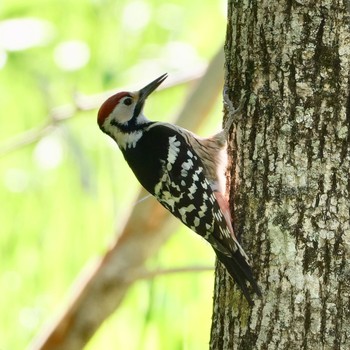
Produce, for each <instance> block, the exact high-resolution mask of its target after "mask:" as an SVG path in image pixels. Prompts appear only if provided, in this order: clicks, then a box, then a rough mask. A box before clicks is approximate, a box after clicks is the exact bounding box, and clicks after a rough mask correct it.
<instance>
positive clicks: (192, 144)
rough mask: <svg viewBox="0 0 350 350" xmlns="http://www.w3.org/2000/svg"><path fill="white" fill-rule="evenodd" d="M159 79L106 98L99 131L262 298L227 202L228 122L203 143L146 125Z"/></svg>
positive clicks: (179, 131)
mask: <svg viewBox="0 0 350 350" xmlns="http://www.w3.org/2000/svg"><path fill="white" fill-rule="evenodd" d="M167 76H168V75H167V74H163V75H162V76H160V77H159V78H157V79H155V80H154V81H152V82H151V83H150V84H148V85H147V86H145V87H144V88H142V89H141V90H139V91H136V92H119V93H117V94H115V95H113V96H111V97H109V98H108V99H107V100H106V101H105V102H104V103H103V104H102V106H101V107H100V109H99V111H98V117H97V122H98V125H99V127H100V129H101V130H102V131H103V132H104V133H106V134H107V135H109V136H110V137H111V138H112V139H113V140H114V141H115V142H116V143H117V144H118V146H119V148H120V150H121V152H122V153H123V155H124V158H125V160H126V161H127V163H128V165H129V166H130V168H131V169H132V171H133V172H134V174H135V176H136V178H137V179H138V181H139V182H140V183H141V185H142V186H143V187H144V188H145V189H146V190H147V191H148V192H149V193H151V194H152V195H153V196H154V197H155V198H156V199H157V200H158V201H159V202H160V203H161V204H162V205H163V206H164V207H165V208H166V209H167V210H169V211H170V212H171V213H172V214H173V215H174V216H175V217H177V218H178V219H180V220H181V221H182V222H183V223H184V224H185V225H186V226H188V227H189V228H190V229H191V230H193V231H194V232H196V233H197V234H199V235H200V236H202V237H203V238H204V239H205V240H207V241H208V242H209V243H210V244H211V246H212V248H213V249H214V251H215V253H216V255H217V258H218V260H219V261H220V262H221V263H222V264H223V265H224V266H225V267H226V269H227V271H228V272H229V274H230V275H231V276H232V278H233V280H235V281H236V283H237V284H238V285H239V287H240V288H241V290H242V292H243V294H244V296H245V297H246V299H247V301H248V302H249V304H250V305H253V301H252V298H251V292H250V291H249V289H248V287H247V283H248V282H249V284H250V285H251V287H252V289H253V291H254V292H255V293H256V294H257V295H258V296H261V291H260V288H259V286H258V284H257V283H256V281H255V279H254V277H253V273H252V269H251V267H250V264H249V260H248V257H247V255H246V253H245V252H244V250H243V248H242V247H241V245H240V243H239V242H238V240H237V238H236V236H235V234H234V231H233V228H232V219H231V214H230V210H229V205H228V202H227V200H226V198H225V194H224V193H225V176H224V170H225V168H224V166H225V153H226V152H225V147H226V139H227V134H228V130H229V128H230V127H231V125H232V121H233V120H232V117H231V118H230V119H231V120H228V122H227V123H226V124H225V126H224V128H223V130H222V131H220V132H219V133H217V134H216V135H214V136H212V137H209V138H202V137H199V136H197V135H195V134H194V133H192V132H191V131H188V130H186V129H184V128H181V127H179V126H176V125H173V124H170V123H162V122H155V121H150V120H149V119H147V118H146V117H145V115H144V114H143V107H144V104H145V101H146V99H147V97H148V96H149V95H150V94H151V93H152V92H153V91H154V90H156V88H157V87H158V86H159V85H160V84H161V83H162V82H163V81H164V80H165V79H166V78H167Z"/></svg>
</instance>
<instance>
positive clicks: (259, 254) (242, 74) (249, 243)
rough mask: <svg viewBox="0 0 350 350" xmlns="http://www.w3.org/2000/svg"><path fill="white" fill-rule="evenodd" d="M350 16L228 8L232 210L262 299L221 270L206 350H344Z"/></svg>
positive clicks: (306, 6)
mask: <svg viewBox="0 0 350 350" xmlns="http://www.w3.org/2000/svg"><path fill="white" fill-rule="evenodd" d="M349 11H350V2H349V0H343V1H335V0H324V1H318V2H317V1H283V0H282V1H267V0H264V1H247V0H244V1H242V0H229V1H228V26H227V38H226V45H225V52H226V88H227V91H228V92H229V96H230V98H231V100H232V101H233V104H234V105H237V104H238V103H239V101H240V100H241V99H242V97H243V96H246V102H245V105H244V107H243V112H242V115H241V116H240V117H238V118H237V120H236V121H235V126H234V130H233V133H232V138H231V140H230V147H229V150H228V152H229V156H230V157H232V162H231V163H232V164H231V167H230V169H229V170H230V174H231V192H230V198H231V201H230V204H231V207H232V208H234V214H235V215H234V217H235V230H236V232H237V233H238V235H240V238H241V241H242V245H243V247H244V248H245V250H246V251H247V252H248V255H250V257H251V261H252V266H253V270H254V273H255V275H256V277H257V279H258V282H259V285H260V286H261V288H262V291H263V297H262V299H258V298H256V299H255V305H254V307H253V308H250V307H249V306H248V304H247V302H246V301H245V300H244V298H243V297H242V296H241V294H240V292H239V290H238V289H236V287H235V286H234V285H233V283H232V281H231V279H230V278H229V277H228V276H227V274H226V271H225V270H224V269H223V268H222V267H221V266H218V268H217V271H216V280H215V295H214V309H213V323H212V330H211V341H210V348H211V349H225V350H230V349H242V350H249V349H269V350H270V349H278V350H281V349H292V350H294V349H298V350H299V349H324V350H326V349H342V350H346V349H350V267H349V261H350V222H349V221H350V198H349V197H350V195H349V193H350V176H349V172H350V131H349V128H350V93H349V90H350V34H349V33H350V14H349Z"/></svg>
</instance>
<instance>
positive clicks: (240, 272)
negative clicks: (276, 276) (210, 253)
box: [215, 249, 262, 306]
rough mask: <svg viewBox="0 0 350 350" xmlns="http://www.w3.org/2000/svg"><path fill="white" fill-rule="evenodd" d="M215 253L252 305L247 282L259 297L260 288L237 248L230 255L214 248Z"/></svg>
mask: <svg viewBox="0 0 350 350" xmlns="http://www.w3.org/2000/svg"><path fill="white" fill-rule="evenodd" d="M215 253H216V255H217V257H218V259H219V261H220V262H221V263H222V264H223V265H224V266H225V267H226V270H227V271H228V272H229V274H230V275H231V276H232V278H233V279H234V281H235V282H236V283H237V284H238V286H239V287H240V289H241V290H242V292H243V294H244V296H245V298H246V299H247V301H248V303H249V304H250V305H251V306H252V305H254V302H253V300H252V298H251V292H250V291H249V289H248V287H247V282H249V284H250V285H251V287H252V289H253V291H254V292H255V293H256V294H257V295H258V296H259V297H261V295H262V294H261V290H260V288H259V286H258V284H257V282H256V281H255V278H254V276H253V273H252V269H251V267H250V265H249V264H248V262H247V260H246V259H245V257H244V256H242V254H241V253H240V250H239V249H238V250H237V251H236V252H235V253H233V254H232V256H231V257H229V256H227V255H225V254H223V253H222V252H220V251H219V250H216V249H215Z"/></svg>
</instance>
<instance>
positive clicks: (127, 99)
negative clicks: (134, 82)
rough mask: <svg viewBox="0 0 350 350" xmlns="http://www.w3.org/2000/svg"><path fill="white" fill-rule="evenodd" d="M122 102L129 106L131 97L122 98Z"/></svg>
mask: <svg viewBox="0 0 350 350" xmlns="http://www.w3.org/2000/svg"><path fill="white" fill-rule="evenodd" d="M124 104H125V105H127V106H130V105H131V104H132V99H131V98H130V97H128V98H126V99H125V100H124Z"/></svg>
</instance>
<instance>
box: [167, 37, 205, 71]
mask: <svg viewBox="0 0 350 350" xmlns="http://www.w3.org/2000/svg"><path fill="white" fill-rule="evenodd" d="M164 50H165V51H164V53H163V55H164V56H163V57H162V59H163V60H164V61H165V62H167V64H169V66H170V67H171V68H174V69H183V68H189V67H191V66H197V65H198V64H200V63H201V61H200V58H199V56H198V55H197V52H196V50H195V48H194V47H193V46H191V45H189V44H187V43H185V42H180V41H173V42H170V43H169V44H168V45H167V46H166V47H165V48H164Z"/></svg>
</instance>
